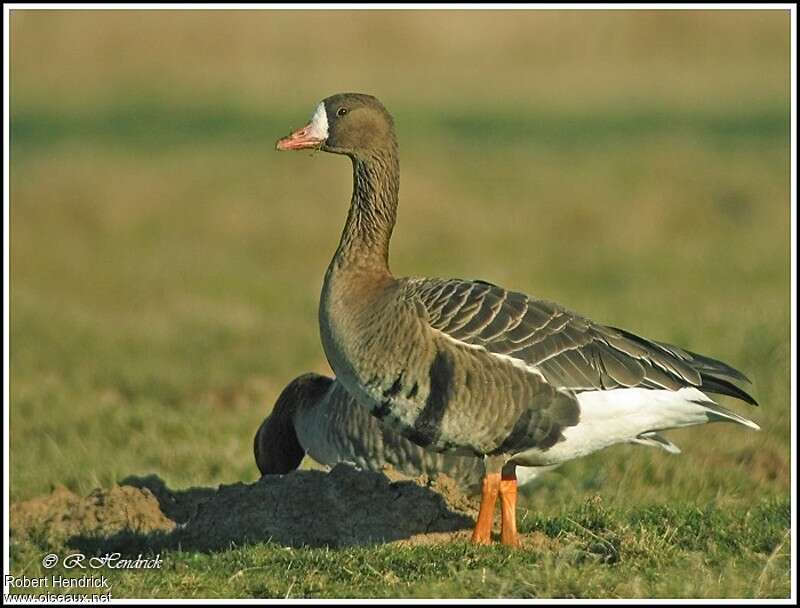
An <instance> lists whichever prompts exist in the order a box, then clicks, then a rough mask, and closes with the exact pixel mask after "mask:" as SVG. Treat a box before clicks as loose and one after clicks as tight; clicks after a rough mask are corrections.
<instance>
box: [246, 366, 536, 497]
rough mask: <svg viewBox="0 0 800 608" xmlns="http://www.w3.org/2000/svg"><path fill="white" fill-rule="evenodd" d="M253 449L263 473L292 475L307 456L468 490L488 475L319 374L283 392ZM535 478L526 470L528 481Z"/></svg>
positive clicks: (477, 462) (480, 466)
mask: <svg viewBox="0 0 800 608" xmlns="http://www.w3.org/2000/svg"><path fill="white" fill-rule="evenodd" d="M253 451H254V454H255V459H256V464H257V465H258V469H259V471H261V474H262V475H284V474H286V473H289V472H290V471H293V470H295V469H296V468H297V467H298V466H300V463H301V461H302V460H303V457H304V456H305V455H306V454H307V455H309V456H311V458H313V459H314V460H315V461H316V462H318V463H320V464H322V465H326V466H334V465H336V464H338V463H340V462H343V463H347V464H350V465H352V466H355V467H356V468H359V469H364V470H370V471H380V470H382V469H383V468H384V467H386V466H387V465H388V466H392V467H394V468H395V469H397V470H398V471H400V472H401V473H404V474H406V475H409V476H411V477H417V476H419V475H422V474H424V475H427V476H428V477H430V478H433V477H436V476H438V475H439V474H442V473H444V474H446V475H448V476H449V477H452V478H453V479H454V480H455V481H456V483H457V484H458V485H459V486H460V487H462V488H464V489H468V490H472V489H474V488H475V487H479V486H480V482H481V479H482V477H483V461H482V460H481V459H480V458H477V457H475V456H471V455H465V456H458V455H455V454H448V453H439V452H434V451H431V450H425V449H424V448H422V447H420V446H418V445H416V444H415V443H412V442H411V441H409V440H408V439H405V438H404V437H403V436H402V435H400V434H398V433H395V432H393V431H392V430H390V429H389V428H387V427H385V426H383V425H381V423H380V422H379V421H378V419H377V418H375V417H374V416H372V415H371V414H370V413H369V411H368V410H367V409H366V408H363V407H361V406H359V405H358V404H357V403H356V401H355V399H354V398H353V397H351V396H350V394H349V393H348V392H347V391H346V390H345V388H344V387H343V386H342V384H341V383H340V382H337V381H336V380H334V379H333V378H330V377H328V376H323V375H320V374H314V373H306V374H302V375H300V376H298V377H297V378H295V379H294V380H292V381H291V382H290V383H289V384H288V385H287V386H286V387H285V388H284V389H283V390H282V391H281V393H280V395H279V396H278V399H277V401H276V402H275V405H274V406H273V408H272V411H271V412H270V414H269V416H267V417H266V418H265V419H264V421H263V422H262V423H261V426H259V428H258V431H257V432H256V435H255V438H254V442H253ZM533 470H534V469H532V468H526V471H530V472H532V471H533ZM535 476H536V475H535V474H533V473H530V474H526V475H525V481H531V480H532V479H533V478H534V477H535ZM520 483H522V480H520Z"/></svg>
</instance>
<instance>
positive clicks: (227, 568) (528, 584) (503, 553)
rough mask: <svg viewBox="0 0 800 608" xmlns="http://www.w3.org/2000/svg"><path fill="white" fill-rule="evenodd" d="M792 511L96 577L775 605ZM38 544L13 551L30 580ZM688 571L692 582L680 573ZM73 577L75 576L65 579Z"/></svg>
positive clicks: (693, 510) (270, 589)
mask: <svg viewBox="0 0 800 608" xmlns="http://www.w3.org/2000/svg"><path fill="white" fill-rule="evenodd" d="M789 525H790V514H789V505H788V501H787V500H785V499H767V498H762V499H759V500H757V501H756V502H755V503H754V504H752V505H750V506H749V507H747V508H745V509H740V510H735V511H733V512H731V511H729V510H726V509H720V508H719V507H716V506H707V507H705V508H699V507H694V506H688V505H687V506H683V507H677V508H676V507H671V506H656V507H649V508H648V507H636V508H630V507H628V508H613V509H608V508H606V507H604V506H603V504H602V503H601V502H599V501H598V500H590V501H586V502H584V503H583V504H577V505H575V506H573V507H570V508H569V509H564V510H562V511H560V512H558V513H554V514H553V515H549V516H543V515H535V516H531V517H528V518H526V519H524V520H523V521H522V525H521V526H520V531H521V532H523V533H526V534H532V535H535V537H536V539H537V543H538V544H537V545H536V546H534V547H531V548H529V549H527V550H525V551H515V550H509V549H508V548H506V547H503V546H501V545H495V546H491V547H486V548H476V547H474V546H472V545H470V544H468V543H465V542H463V541H459V542H455V543H445V544H437V545H431V546H411V547H409V546H402V547H398V546H379V547H370V548H349V549H338V550H328V549H302V548H301V549H286V548H282V547H278V546H275V545H272V544H269V543H267V544H258V545H250V546H244V547H231V548H230V550H227V551H223V552H219V553H211V554H209V553H196V552H185V551H180V550H174V551H171V552H169V553H167V554H166V555H165V554H164V553H163V552H159V553H156V552H155V551H152V552H151V553H149V554H148V555H149V556H151V557H153V556H155V555H161V556H162V560H163V562H164V563H163V566H162V568H161V569H159V570H152V571H139V572H135V573H134V572H119V571H116V572H115V571H113V570H109V569H107V568H106V569H100V570H98V571H97V572H96V573H95V574H97V575H100V574H105V575H106V576H108V577H109V580H110V581H111V583H112V588H111V593H112V595H113V596H114V597H193V598H227V597H255V598H299V597H306V598H317V597H378V598H392V597H398V596H403V597H416V598H427V597H475V598H492V597H517V598H536V597H565V598H591V597H642V596H646V597H657V598H671V597H708V598H714V597H727V596H730V595H734V596H736V597H743V598H753V597H780V596H785V595H787V592H788V588H787V587H786V586H785V582H783V581H784V579H785V578H786V577H787V576H788V573H789V555H788V545H789V543H788V534H787V528H788V526H789ZM46 550H47V547H46V546H42V547H36V546H35V545H34V544H28V545H25V546H23V547H17V548H15V554H14V558H15V559H16V560H18V561H20V562H27V563H28V564H29V567H28V568H26V569H25V570H24V571H25V573H26V575H27V576H29V577H40V576H50V575H53V574H59V575H63V576H70V575H71V573H70V571H69V570H65V569H63V568H61V567H57V568H56V569H54V570H50V571H47V570H44V569H43V568H42V567H41V566H39V565H38V561H39V560H38V559H37V558H38V557H39V556H40V555H41V554H42V553H43V552H44V551H46ZM689 573H691V574H689ZM72 574H74V573H72Z"/></svg>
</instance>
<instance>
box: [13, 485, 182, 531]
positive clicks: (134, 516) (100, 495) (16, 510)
mask: <svg viewBox="0 0 800 608" xmlns="http://www.w3.org/2000/svg"><path fill="white" fill-rule="evenodd" d="M10 521H11V533H12V537H13V538H17V539H31V538H33V539H35V540H38V541H44V542H45V543H47V544H49V545H59V544H61V543H63V542H64V541H66V540H67V539H69V538H71V537H74V536H77V535H94V536H111V535H113V534H117V533H119V532H122V531H123V530H128V531H130V532H133V533H137V534H149V533H152V532H170V531H172V530H173V529H174V528H175V522H174V521H172V520H171V519H169V518H168V517H166V516H165V515H164V513H162V511H161V508H160V506H159V503H158V500H156V498H155V496H153V494H152V493H151V492H150V491H149V490H147V489H139V488H134V487H131V486H114V487H113V488H111V489H110V490H100V489H97V490H94V491H93V492H92V493H91V494H89V496H86V497H81V496H78V495H77V494H74V493H72V492H70V491H69V490H68V489H66V488H65V487H63V486H58V487H56V488H55V489H54V490H53V491H52V492H51V493H50V494H49V495H47V496H40V497H39V498H34V499H32V500H26V501H24V502H18V503H16V504H13V505H11V509H10Z"/></svg>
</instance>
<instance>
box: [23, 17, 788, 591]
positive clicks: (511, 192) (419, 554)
mask: <svg viewBox="0 0 800 608" xmlns="http://www.w3.org/2000/svg"><path fill="white" fill-rule="evenodd" d="M340 90H361V91H365V92H371V93H374V94H376V95H378V96H379V97H380V98H381V99H382V100H383V101H384V102H385V103H386V105H387V106H388V107H389V109H390V111H392V112H393V113H394V115H395V118H396V121H397V127H398V133H399V138H400V146H401V166H402V185H401V203H400V209H399V219H398V225H397V230H396V236H395V238H394V239H393V245H392V267H393V270H394V272H395V273H396V274H398V275H407V274H418V275H428V276H452V277H465V278H481V279H485V280H489V281H492V282H494V283H498V284H501V285H504V286H506V287H510V288H514V289H518V290H521V291H524V292H527V293H529V294H532V295H535V296H539V297H544V298H547V299H552V300H555V301H558V302H561V303H563V304H564V305H566V306H568V307H569V308H571V309H573V310H576V311H579V312H581V313H583V314H585V315H587V316H589V317H591V318H593V319H595V320H598V321H601V322H604V323H608V324H611V325H615V326H621V327H624V328H626V329H629V330H631V331H635V332H637V333H640V334H642V335H645V336H648V337H651V338H654V339H658V340H662V341H667V342H672V343H675V344H679V345H681V346H684V347H686V348H689V349H691V350H695V351H698V352H701V353H704V354H707V355H710V356H713V357H718V358H721V359H723V360H725V361H727V362H729V363H731V364H732V365H734V366H735V367H737V368H739V369H742V370H743V371H744V372H745V373H746V374H747V375H748V376H749V377H750V378H751V379H752V381H753V385H752V387H751V388H752V393H753V394H754V395H755V396H756V398H757V399H758V400H759V402H760V403H761V407H760V408H759V409H757V410H745V406H744V405H743V404H741V405H740V404H737V403H733V402H730V403H726V405H729V406H731V407H733V408H735V409H737V411H740V412H743V413H746V414H747V415H748V416H750V417H752V418H753V419H755V420H756V421H757V422H758V423H759V424H760V425H761V427H762V431H761V432H760V433H755V432H752V431H749V430H747V429H743V428H733V427H731V426H726V425H710V426H707V427H704V428H695V429H687V430H682V431H676V432H672V433H670V438H671V439H672V440H673V441H674V442H675V443H677V444H678V445H679V446H681V448H682V449H683V454H682V455H681V456H678V457H675V456H671V455H668V454H665V453H656V452H655V451H653V450H645V449H643V448H636V447H624V446H620V447H614V448H611V449H609V450H606V451H605V452H601V453H598V454H595V455H593V456H592V457H589V458H586V459H584V460H581V461H577V462H573V463H570V464H569V465H567V466H564V467H563V468H561V469H559V470H557V471H556V472H553V473H551V474H549V475H548V476H547V477H545V478H543V480H542V483H541V484H540V485H538V486H537V487H536V488H533V489H532V490H531V491H528V492H526V493H525V495H524V497H523V499H522V506H523V507H524V508H523V513H524V518H523V519H522V522H521V530H522V531H523V532H525V533H527V534H530V535H533V537H535V538H538V539H540V541H541V542H540V543H539V545H540V546H539V547H538V548H536V549H531V550H526V551H519V552H514V551H508V550H506V549H504V548H502V547H490V548H473V547H471V546H467V545H466V544H464V543H454V544H431V545H430V546H415V547H408V548H398V547H394V546H383V547H373V548H353V549H341V550H325V549H291V550H287V549H283V548H281V547H279V546H277V545H273V544H270V543H265V544H260V545H256V546H248V547H238V548H232V549H231V550H229V551H223V552H212V553H199V552H186V551H171V552H169V553H168V554H167V555H166V556H165V567H164V569H162V570H161V571H157V572H140V571H137V572H126V573H117V572H112V573H110V577H111V580H112V583H113V586H114V587H113V593H114V596H115V597H286V596H289V597H312V596H313V597H331V596H336V597H347V596H352V597H397V596H401V597H498V596H504V597H788V595H789V593H790V572H789V565H790V543H789V541H788V533H789V528H790V518H789V509H790V492H789V487H790V462H791V455H790V407H791V406H790V377H789V370H790V352H789V338H790V291H789V281H790V255H789V252H790V233H789V230H790V164H789V163H790V146H789V127H790V125H789V17H788V14H787V13H785V12H780V11H758V12H754V11H725V12H717V11H711V12H694V11H669V12H661V11H647V12H628V11H615V12H604V11H592V12H584V13H580V14H579V13H570V12H564V11H544V12H540V11H537V12H514V13H511V12H500V11H492V12H486V13H477V12H470V11H465V12H452V13H448V14H443V13H439V12H416V11H403V12H386V11H380V12H378V11H375V12H357V13H355V12H322V11H315V12H302V13H301V12H299V11H298V12H291V11H279V12H227V11H226V12H214V13H212V12H210V11H192V12H182V11H178V12H171V11H167V12H164V11H149V12H148V11H136V12H123V11H120V12H117V11H109V12H106V11H90V12H86V11H69V12H66V11H62V12H58V11H19V10H15V11H12V16H11V133H10V135H11V165H10V175H11V184H10V192H11V205H10V228H11V230H10V235H11V236H10V239H11V241H10V256H11V257H10V267H11V293H10V329H11V334H10V348H11V359H10V372H11V383H10V390H11V395H10V397H11V401H10V442H11V444H10V454H11V462H10V472H11V479H10V497H11V501H12V502H15V501H20V500H24V499H28V498H31V497H33V496H36V495H39V494H42V493H46V492H48V491H49V490H50V489H51V487H52V486H53V484H63V485H65V486H67V487H68V488H69V489H71V490H73V491H75V492H78V493H81V494H86V493H88V492H89V491H90V490H91V489H92V488H95V487H98V486H101V487H109V486H111V485H112V484H114V483H116V482H119V481H120V480H121V479H123V478H125V477H127V476H129V475H145V474H149V473H155V474H157V475H159V476H160V477H161V478H163V479H164V480H165V481H166V483H167V484H168V485H169V486H170V487H172V488H186V487H190V486H204V487H208V486H214V485H216V484H220V483H233V482H235V481H240V480H241V481H247V482H250V481H253V480H255V479H256V478H257V476H258V475H257V469H256V467H255V464H254V461H253V457H252V454H251V439H252V435H253V433H254V432H255V429H256V428H257V426H258V424H259V423H260V421H261V420H262V418H263V417H264V416H265V415H266V414H267V413H268V411H269V408H270V407H271V405H272V403H273V402H274V399H275V397H276V396H277V394H278V392H279V391H280V389H281V388H282V387H283V386H284V385H285V384H286V383H287V382H288V381H289V380H290V379H291V378H293V377H294V376H296V375H298V374H299V373H301V372H304V371H318V372H329V369H328V367H327V363H326V361H325V358H324V356H323V354H322V351H321V347H320V344H319V337H318V329H317V317H316V311H317V303H318V297H319V289H320V285H321V281H322V276H323V273H324V271H325V268H326V266H327V263H328V261H329V259H330V256H331V254H332V252H333V250H334V249H335V247H336V244H337V242H338V237H339V231H340V228H341V225H342V223H343V221H344V216H345V212H346V206H347V202H348V200H349V195H350V187H351V184H350V179H351V174H350V168H349V165H348V162H347V161H346V159H343V158H339V157H332V156H329V155H325V154H316V155H311V154H308V155H305V154H293V155H292V154H277V153H275V152H274V151H273V148H274V141H275V139H277V137H279V136H282V135H285V134H286V133H288V132H289V130H290V129H291V128H294V127H296V126H299V125H300V123H301V122H302V121H303V120H305V119H306V118H307V117H308V115H310V113H311V112H312V110H313V108H314V107H315V106H316V104H317V103H318V101H319V100H320V99H321V98H322V97H324V96H326V95H328V94H331V93H333V92H337V91H340ZM46 549H47V547H46V546H43V545H41V544H37V543H35V542H25V543H16V544H14V545H13V546H12V567H13V568H12V570H13V572H14V573H15V574H20V575H21V574H27V575H28V576H35V575H37V573H41V572H42V567H41V565H40V564H39V561H40V559H41V555H42V554H43V553H44V551H45V550H46Z"/></svg>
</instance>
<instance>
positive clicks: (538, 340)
mask: <svg viewBox="0 0 800 608" xmlns="http://www.w3.org/2000/svg"><path fill="white" fill-rule="evenodd" d="M407 289H408V296H409V297H411V298H413V299H416V300H417V301H418V302H421V303H422V306H423V308H424V309H425V311H426V312H427V314H428V322H429V323H430V325H431V326H432V327H434V328H435V329H437V330H439V331H441V332H443V333H445V334H447V335H449V336H450V337H452V338H454V339H456V340H459V341H461V342H465V343H467V344H471V345H475V346H482V347H484V348H485V349H486V350H487V351H489V352H492V353H497V354H502V355H508V356H511V357H514V358H517V359H519V360H521V361H524V362H525V363H526V364H527V365H530V366H533V367H535V368H536V369H538V370H539V371H540V372H541V373H542V375H543V376H544V377H545V378H546V379H547V381H548V382H550V383H551V384H553V385H554V386H555V387H558V388H565V389H571V390H575V391H581V390H598V389H600V390H602V389H612V388H617V387H642V388H651V389H670V390H677V389H679V388H681V387H688V386H693V387H697V388H699V389H701V390H706V391H708V392H715V393H721V394H725V395H731V396H734V397H737V398H739V399H742V400H744V401H746V402H748V403H751V404H754V405H755V404H756V401H755V400H754V399H753V398H752V397H751V396H750V395H748V394H747V393H746V392H745V391H743V390H742V389H740V388H739V387H737V386H736V385H734V384H733V383H732V380H737V381H741V380H747V379H746V378H745V376H744V375H743V374H742V373H741V372H739V371H738V370H736V369H734V368H733V367H731V366H730V365H728V364H726V363H723V362H721V361H717V360H716V359H712V358H710V357H706V356H704V355H698V354H697V353H693V352H691V351H688V350H685V349H682V348H679V347H677V346H673V345H671V344H666V343H662V342H656V341H652V340H648V339H646V338H642V337H640V336H637V335H636V334H633V333H630V332H628V331H625V330H621V329H617V328H615V327H610V326H605V325H600V324H598V323H593V322H592V321H590V320H588V319H586V318H584V317H581V316H580V315H578V314H576V313H574V312H571V311H569V310H567V309H565V308H563V307H561V306H559V305H558V304H555V303H553V302H548V301H546V300H534V299H531V298H529V297H528V296H526V295H525V294H522V293H518V292H513V291H508V290H506V289H503V288H502V287H498V286H497V285H493V284H491V283H486V282H483V281H464V280H459V279H451V280H441V279H411V280H409V281H408V284H407Z"/></svg>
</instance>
